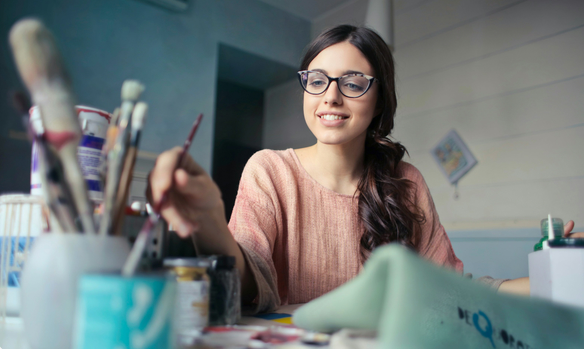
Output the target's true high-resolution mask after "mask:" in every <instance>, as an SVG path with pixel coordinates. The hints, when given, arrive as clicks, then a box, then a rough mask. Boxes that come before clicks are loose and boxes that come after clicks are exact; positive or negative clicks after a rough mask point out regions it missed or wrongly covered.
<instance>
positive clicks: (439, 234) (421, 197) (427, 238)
mask: <svg viewBox="0 0 584 349" xmlns="http://www.w3.org/2000/svg"><path fill="white" fill-rule="evenodd" d="M404 165H406V166H407V168H406V172H407V173H408V174H409V175H408V176H407V177H408V179H410V180H411V181H412V182H414V185H415V199H414V200H415V202H416V204H417V205H418V207H419V208H420V209H421V210H422V213H423V214H424V217H425V221H424V222H423V223H422V226H421V228H422V231H421V237H420V245H419V253H420V255H421V256H423V257H424V258H426V259H428V260H431V261H432V262H434V263H436V264H438V265H443V266H446V267H449V268H452V269H454V270H456V271H457V272H459V273H462V271H463V264H462V261H461V260H460V259H458V258H457V257H456V255H455V254H454V250H453V249H452V244H451V243H450V239H449V238H448V235H447V234H446V231H445V230H444V227H443V226H442V224H441V223H440V219H439V217H438V212H437V211H436V207H435V206H434V200H432V196H431V195H430V190H429V189H428V186H427V185H426V181H425V180H424V177H423V176H422V174H421V173H420V171H418V169H416V168H415V167H414V166H412V165H410V164H407V163H405V164H404Z"/></svg>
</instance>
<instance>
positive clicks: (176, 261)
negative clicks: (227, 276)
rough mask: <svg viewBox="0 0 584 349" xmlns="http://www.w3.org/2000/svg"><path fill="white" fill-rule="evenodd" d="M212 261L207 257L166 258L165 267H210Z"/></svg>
mask: <svg viewBox="0 0 584 349" xmlns="http://www.w3.org/2000/svg"><path fill="white" fill-rule="evenodd" d="M210 265H211V261H209V260H208V259H207V258H165V259H164V266H165V267H195V268H208V267H209V266H210Z"/></svg>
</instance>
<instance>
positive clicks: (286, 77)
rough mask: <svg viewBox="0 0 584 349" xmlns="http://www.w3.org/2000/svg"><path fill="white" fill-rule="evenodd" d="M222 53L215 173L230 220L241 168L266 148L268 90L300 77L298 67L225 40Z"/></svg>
mask: <svg viewBox="0 0 584 349" xmlns="http://www.w3.org/2000/svg"><path fill="white" fill-rule="evenodd" d="M218 54H219V57H218V60H219V62H218V72H217V73H218V74H217V75H218V77H217V91H216V92H217V94H216V101H215V138H214V142H213V143H214V144H213V168H212V173H213V179H214V180H215V182H216V183H217V185H218V186H219V188H220V189H221V192H222V194H223V201H224V202H225V215H226V217H227V219H228V220H229V218H230V217H231V211H232V210H233V204H234V203H235V198H236V196H237V189H238V187H239V179H240V177H241V172H242V171H243V168H244V167H245V164H246V163H247V160H248V159H249V158H250V157H251V156H252V155H253V154H254V153H255V152H257V151H258V150H260V149H263V145H262V136H263V134H262V129H263V120H264V92H265V90H266V89H268V88H270V87H273V86H276V85H279V84H282V83H284V82H286V81H290V80H291V79H294V78H296V69H295V68H294V67H290V66H287V65H284V64H282V63H279V62H276V61H273V60H271V59H268V58H265V57H261V56H258V55H256V54H253V53H250V52H246V51H243V50H240V49H238V48H235V47H231V46H228V45H224V44H219V47H218Z"/></svg>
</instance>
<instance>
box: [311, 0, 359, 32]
mask: <svg viewBox="0 0 584 349" xmlns="http://www.w3.org/2000/svg"><path fill="white" fill-rule="evenodd" d="M368 3H369V1H368V0H354V1H351V2H348V3H346V4H344V5H342V6H339V7H337V8H335V9H333V10H332V11H331V12H328V13H325V14H324V15H322V16H320V17H318V18H316V19H314V21H312V29H311V34H312V38H313V39H314V38H316V37H317V36H318V35H319V34H320V33H321V32H323V31H324V30H325V29H328V28H331V27H333V26H335V25H338V24H352V25H363V23H365V16H366V14H367V4H368Z"/></svg>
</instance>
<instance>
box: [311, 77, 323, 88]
mask: <svg viewBox="0 0 584 349" xmlns="http://www.w3.org/2000/svg"><path fill="white" fill-rule="evenodd" d="M308 84H309V85H310V86H314V87H320V86H322V85H325V84H326V82H325V81H324V80H318V79H314V80H311V81H309V82H308Z"/></svg>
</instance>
